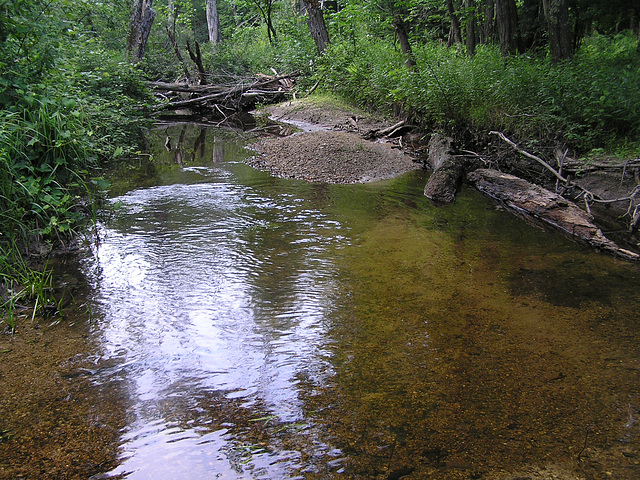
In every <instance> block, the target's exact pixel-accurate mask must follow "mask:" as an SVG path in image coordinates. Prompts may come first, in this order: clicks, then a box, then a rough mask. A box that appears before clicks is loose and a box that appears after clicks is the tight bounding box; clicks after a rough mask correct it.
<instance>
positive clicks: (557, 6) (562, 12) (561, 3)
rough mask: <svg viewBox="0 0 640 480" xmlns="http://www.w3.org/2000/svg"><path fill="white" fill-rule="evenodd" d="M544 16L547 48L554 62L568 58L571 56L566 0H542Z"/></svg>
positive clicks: (571, 47) (571, 48)
mask: <svg viewBox="0 0 640 480" xmlns="http://www.w3.org/2000/svg"><path fill="white" fill-rule="evenodd" d="M542 4H543V6H544V16H545V18H546V19H547V31H548V33H549V50H550V52H551V59H552V60H553V61H554V62H559V61H562V60H568V59H570V58H571V57H572V56H573V45H572V42H571V29H570V27H569V7H568V5H567V1H566V0H543V2H542Z"/></svg>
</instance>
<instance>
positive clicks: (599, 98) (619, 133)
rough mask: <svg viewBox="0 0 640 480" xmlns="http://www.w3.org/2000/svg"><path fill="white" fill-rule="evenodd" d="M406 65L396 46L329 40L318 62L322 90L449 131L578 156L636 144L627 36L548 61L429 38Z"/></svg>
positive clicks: (634, 66) (637, 82) (632, 53)
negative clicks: (496, 134) (495, 133)
mask: <svg viewBox="0 0 640 480" xmlns="http://www.w3.org/2000/svg"><path fill="white" fill-rule="evenodd" d="M414 56H415V59H416V63H417V66H416V67H415V68H414V69H412V70H409V69H407V68H406V67H405V66H404V57H403V56H402V55H401V53H400V52H399V51H398V50H397V49H396V48H394V47H393V46H392V45H389V44H388V43H386V42H384V41H376V40H374V39H372V40H371V42H370V43H369V45H368V46H367V48H366V49H364V48H357V47H356V46H354V45H350V44H348V43H337V44H333V45H331V47H330V49H329V52H328V54H327V55H326V56H324V57H323V59H322V62H321V64H320V66H319V68H318V72H317V77H318V78H319V79H321V81H322V82H323V84H324V86H325V88H327V89H329V90H331V91H333V92H334V93H336V94H338V95H340V96H342V97H344V98H348V99H351V100H353V101H355V102H356V103H357V104H359V105H361V106H365V107H366V106H369V107H374V106H375V107H376V108H378V109H383V110H386V111H389V112H392V111H395V112H396V113H397V112H398V111H401V112H402V113H403V114H404V115H406V116H408V117H409V118H411V119H412V120H413V121H415V122H417V123H420V124H422V125H424V126H428V127H430V128H434V129H442V130H445V131H448V132H456V131H458V132H459V131H461V130H472V131H475V132H488V131H490V130H501V131H503V132H505V133H508V134H512V135H515V136H516V137H518V138H522V139H525V138H529V139H535V140H536V141H538V142H540V143H542V144H556V143H566V144H568V145H570V146H571V147H572V148H573V149H574V150H575V151H577V152H588V151H590V150H592V149H594V148H601V147H603V146H607V145H614V144H621V143H622V144H624V143H627V144H628V143H629V142H632V143H634V142H636V141H637V140H635V138H636V137H637V135H638V133H640V54H639V53H638V51H637V39H636V38H635V37H634V36H633V35H631V34H620V35H618V36H616V37H614V38H611V37H601V36H598V35H594V36H592V37H590V38H589V39H587V40H586V41H585V42H584V44H583V45H582V47H581V48H580V50H579V51H578V52H577V55H576V56H575V58H574V59H573V60H572V61H570V62H566V63H561V64H553V63H552V62H551V61H550V59H549V58H546V57H535V56H525V55H519V56H511V57H506V58H505V57H502V56H501V54H500V51H499V49H498V48H497V47H492V46H481V47H480V48H478V49H477V51H476V54H475V55H474V56H473V57H469V56H467V55H466V54H465V53H464V52H463V51H462V50H461V49H456V48H447V47H446V46H444V45H441V44H437V43H427V44H424V45H421V46H417V47H416V48H415V49H414Z"/></svg>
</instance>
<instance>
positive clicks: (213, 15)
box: [206, 0, 222, 47]
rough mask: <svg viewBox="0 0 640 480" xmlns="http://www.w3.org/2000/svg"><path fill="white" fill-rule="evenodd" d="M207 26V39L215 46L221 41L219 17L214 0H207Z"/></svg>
mask: <svg viewBox="0 0 640 480" xmlns="http://www.w3.org/2000/svg"><path fill="white" fill-rule="evenodd" d="M206 14H207V27H208V29H209V41H210V42H211V44H212V45H213V46H214V47H215V46H216V45H218V44H219V43H220V42H221V41H222V36H221V35H220V17H219V16H218V5H217V2H216V0H207V11H206Z"/></svg>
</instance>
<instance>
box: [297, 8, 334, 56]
mask: <svg viewBox="0 0 640 480" xmlns="http://www.w3.org/2000/svg"><path fill="white" fill-rule="evenodd" d="M303 1H304V6H305V7H306V9H307V25H309V30H310V31H311V36H312V37H313V40H314V41H315V42H316V47H317V49H318V53H324V51H325V50H326V49H327V45H328V44H329V31H328V30H327V25H326V24H325V22H324V15H323V14H322V7H321V5H320V2H319V1H318V0H303Z"/></svg>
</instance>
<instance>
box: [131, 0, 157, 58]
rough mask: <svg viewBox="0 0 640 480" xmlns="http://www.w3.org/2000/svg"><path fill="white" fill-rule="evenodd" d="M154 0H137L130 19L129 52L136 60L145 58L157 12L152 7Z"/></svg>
mask: <svg viewBox="0 0 640 480" xmlns="http://www.w3.org/2000/svg"><path fill="white" fill-rule="evenodd" d="M152 5H153V0H135V2H134V4H133V9H132V11H131V19H130V20H129V36H128V37H127V53H128V54H129V58H130V59H131V60H132V61H134V62H139V61H140V60H142V59H143V58H144V52H145V50H146V48H147V40H148V38H149V33H151V26H152V25H153V20H154V19H155V18H156V12H155V11H154V10H153V8H151V7H152Z"/></svg>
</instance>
